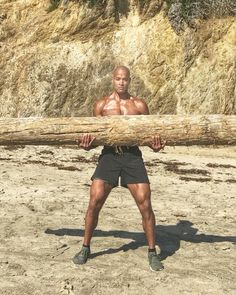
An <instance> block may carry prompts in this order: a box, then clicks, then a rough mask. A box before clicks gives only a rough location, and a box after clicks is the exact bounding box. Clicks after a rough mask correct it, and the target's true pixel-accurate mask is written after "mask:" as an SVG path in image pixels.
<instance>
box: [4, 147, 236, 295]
mask: <svg viewBox="0 0 236 295" xmlns="http://www.w3.org/2000/svg"><path fill="white" fill-rule="evenodd" d="M100 150H101V149H100V148H98V149H95V150H93V151H90V152H85V151H82V150H78V149H75V148H73V149H72V148H65V147H64V148H59V147H45V146H40V147H30V146H27V147H20V146H19V147H1V148H0V175H1V178H0V239H1V240H0V294H1V295H6V294H9V295H14V294H22V295H23V294H29V295H34V294H39V295H44V294H45V295H46V294H50V295H57V294H76V295H77V294H82V295H86V294H102V295H106V294H114V295H115V294H142V295H144V294H159V295H162V294H168V295H172V294H173V295H180V294H181V295H185V294H204V295H205V294H214V295H218V294H219V295H222V294H224V295H225V294H236V279H235V277H236V276H235V271H236V252H235V247H236V222H235V215H236V214H235V198H236V148H235V147H220V148H213V147H207V148H203V147H189V148H186V147H176V148H171V147H167V148H166V149H165V151H164V152H162V153H159V154H155V153H153V152H151V150H149V149H148V148H143V149H142V150H143V157H144V159H145V162H146V165H147V169H148V172H149V176H150V180H151V188H152V203H153V209H154V212H155V216H156V221H157V226H156V233H157V244H158V245H159V247H160V255H161V257H162V260H163V264H164V266H165V269H164V270H163V271H161V272H157V273H154V272H151V271H150V270H149V266H148V262H147V247H146V241H145V236H144V234H143V231H142V225H141V218H140V214H139V212H138V209H137V208H136V205H135V203H134V201H133V199H132V197H131V196H130V194H129V191H128V190H127V189H124V188H116V189H114V190H113V191H112V193H111V195H110V197H109V198H108V200H107V202H106V204H105V206H104V208H103V210H102V212H101V215H100V220H99V226H98V228H97V230H96V231H95V233H94V238H93V240H92V245H91V248H92V253H93V254H92V257H91V259H90V260H89V261H88V263H87V264H86V265H83V266H80V267H76V266H74V265H73V263H72V262H71V258H72V257H73V256H74V254H75V253H76V252H77V251H78V250H79V248H80V247H81V244H82V236H83V229H84V215H85V212H86V208H87V204H88V190H89V184H90V176H91V174H92V172H93V170H94V167H95V165H96V160H97V157H98V155H99V152H100Z"/></svg>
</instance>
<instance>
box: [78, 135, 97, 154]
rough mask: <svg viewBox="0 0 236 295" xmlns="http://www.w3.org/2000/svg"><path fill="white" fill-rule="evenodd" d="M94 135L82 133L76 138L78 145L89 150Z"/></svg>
mask: <svg viewBox="0 0 236 295" xmlns="http://www.w3.org/2000/svg"><path fill="white" fill-rule="evenodd" d="M94 139H95V137H94V136H92V135H91V134H88V133H86V134H83V135H82V136H81V137H80V138H79V139H77V140H76V142H77V144H78V146H79V147H81V148H82V149H84V150H86V151H89V150H91V148H92V143H93V141H94Z"/></svg>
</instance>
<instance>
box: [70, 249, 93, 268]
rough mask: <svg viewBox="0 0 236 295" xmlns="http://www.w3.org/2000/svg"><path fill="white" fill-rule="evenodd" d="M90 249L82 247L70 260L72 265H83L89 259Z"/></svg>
mask: <svg viewBox="0 0 236 295" xmlns="http://www.w3.org/2000/svg"><path fill="white" fill-rule="evenodd" d="M89 255H90V249H89V247H85V246H83V247H82V249H81V250H80V251H79V253H77V254H75V256H74V257H73V258H72V261H73V262H74V264H85V263H86V262H87V260H88V258H89Z"/></svg>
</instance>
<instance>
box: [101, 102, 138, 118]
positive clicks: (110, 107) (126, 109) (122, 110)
mask: <svg viewBox="0 0 236 295" xmlns="http://www.w3.org/2000/svg"><path fill="white" fill-rule="evenodd" d="M102 114H103V116H109V115H139V114H140V112H139V110H138V109H137V106H136V104H135V102H134V101H133V100H131V99H129V100H124V101H119V102H117V101H115V100H110V101H107V102H106V103H105V105H104V107H103V112H102Z"/></svg>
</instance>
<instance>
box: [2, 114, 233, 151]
mask: <svg viewBox="0 0 236 295" xmlns="http://www.w3.org/2000/svg"><path fill="white" fill-rule="evenodd" d="M83 133H90V134H91V135H93V136H95V137H96V140H95V141H94V145H95V146H99V145H127V146H131V145H141V146H142V145H148V144H149V143H150V141H151V138H152V136H153V135H159V136H160V137H161V138H162V139H164V140H166V141H167V145H170V146H174V145H211V144H217V145H221V144H224V145H235V144H236V116H233V115H232V116H231V115H230V116H227V115H193V116H180V115H138V116H137V115H135V116H109V117H76V118H75V117H71V118H32V117H30V118H0V145H71V144H76V142H75V141H76V139H78V138H79V137H80V136H81V135H82V134H83Z"/></svg>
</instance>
